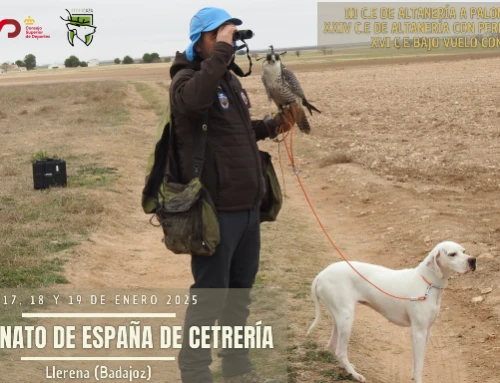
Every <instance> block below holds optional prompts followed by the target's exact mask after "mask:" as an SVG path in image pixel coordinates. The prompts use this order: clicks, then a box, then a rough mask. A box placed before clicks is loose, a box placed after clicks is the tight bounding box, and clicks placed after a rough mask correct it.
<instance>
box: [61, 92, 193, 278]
mask: <svg viewBox="0 0 500 383" xmlns="http://www.w3.org/2000/svg"><path fill="white" fill-rule="evenodd" d="M128 93H129V108H130V111H131V118H132V121H131V123H130V124H129V126H127V127H125V128H124V129H126V130H127V134H120V135H118V134H117V136H116V137H117V139H116V140H115V141H114V142H112V143H109V142H108V143H106V145H111V146H110V147H109V150H108V153H109V158H108V159H107V160H108V161H111V162H110V166H114V167H116V168H117V169H119V173H120V174H121V175H122V177H121V178H120V179H119V180H118V181H117V185H116V188H117V189H120V190H122V191H123V193H122V194H120V195H119V198H116V197H114V198H113V199H112V200H109V204H108V209H109V210H108V211H109V214H107V215H106V218H105V220H106V222H105V223H103V224H102V229H100V230H99V231H98V232H97V233H95V234H94V235H93V236H92V237H91V240H90V241H88V242H87V243H85V244H83V245H82V246H81V247H80V248H79V251H78V257H77V258H75V259H74V260H72V262H71V263H70V264H69V265H68V267H67V269H66V273H67V277H68V279H69V281H70V284H69V286H68V287H70V288H92V287H116V288H137V287H142V288H172V287H177V288H184V287H187V286H189V284H190V283H191V274H190V268H189V258H188V257H183V256H174V255H173V254H171V253H169V252H168V251H166V248H165V246H164V244H163V243H162V242H161V228H154V227H152V226H151V224H150V223H149V221H148V216H147V215H146V214H144V212H143V211H142V207H141V204H140V203H141V200H140V198H141V192H142V188H143V185H144V176H145V173H144V172H145V168H146V163H147V156H148V155H149V152H150V151H151V149H152V142H153V141H152V137H153V136H152V134H154V129H155V127H156V124H157V123H158V119H157V117H156V115H155V114H154V113H153V112H152V110H151V109H147V108H145V107H147V104H146V103H145V101H144V100H143V99H142V97H141V96H140V95H139V94H138V93H137V92H136V91H135V88H134V87H133V86H132V85H129V89H128Z"/></svg>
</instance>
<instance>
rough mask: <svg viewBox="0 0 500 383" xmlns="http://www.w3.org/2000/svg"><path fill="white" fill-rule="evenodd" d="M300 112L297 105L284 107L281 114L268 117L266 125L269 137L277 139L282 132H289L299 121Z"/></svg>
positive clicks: (265, 121) (265, 119) (265, 120)
mask: <svg viewBox="0 0 500 383" xmlns="http://www.w3.org/2000/svg"><path fill="white" fill-rule="evenodd" d="M299 116H300V111H299V110H298V108H297V104H296V103H292V104H290V105H288V106H286V107H284V108H283V109H282V110H281V111H280V112H279V113H277V114H275V115H274V116H273V115H271V114H270V115H268V116H266V117H265V118H264V123H265V124H266V127H267V129H268V130H269V137H270V138H276V137H277V136H278V134H280V133H282V132H288V131H289V130H290V129H291V128H292V127H293V126H294V125H295V122H296V121H297V120H298V118H299Z"/></svg>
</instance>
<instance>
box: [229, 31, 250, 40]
mask: <svg viewBox="0 0 500 383" xmlns="http://www.w3.org/2000/svg"><path fill="white" fill-rule="evenodd" d="M252 37H253V32H252V31H251V30H250V29H242V30H241V31H235V32H234V34H233V41H238V40H248V39H251V38H252Z"/></svg>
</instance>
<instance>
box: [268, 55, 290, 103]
mask: <svg viewBox="0 0 500 383" xmlns="http://www.w3.org/2000/svg"><path fill="white" fill-rule="evenodd" d="M262 80H263V82H264V87H265V88H266V91H267V95H268V98H269V99H270V101H271V100H272V101H274V102H275V103H276V106H278V107H281V106H284V105H287V104H290V103H292V102H296V101H297V96H296V95H295V94H293V92H292V90H291V88H290V86H289V85H288V84H287V82H285V79H284V75H283V72H282V68H281V63H280V62H279V61H276V62H275V63H274V64H272V65H271V64H268V65H266V67H265V69H264V71H263V72H262Z"/></svg>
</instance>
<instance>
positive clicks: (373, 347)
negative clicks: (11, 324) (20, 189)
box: [66, 86, 498, 383]
mask: <svg viewBox="0 0 500 383" xmlns="http://www.w3.org/2000/svg"><path fill="white" fill-rule="evenodd" d="M129 100H130V101H129V102H130V108H131V113H132V119H133V122H132V123H131V124H130V126H128V127H127V134H121V135H117V139H116V140H115V141H114V142H112V143H107V145H109V150H108V152H109V153H110V154H109V158H108V159H107V160H109V166H114V167H116V168H118V169H119V173H120V174H122V178H121V179H120V180H119V181H117V188H119V189H120V190H122V191H123V193H122V194H119V195H118V196H119V197H118V198H116V197H114V198H107V201H108V202H109V204H108V205H107V208H108V213H109V214H107V216H106V218H105V221H104V222H103V223H102V225H101V229H100V230H99V232H98V233H95V234H94V235H92V237H91V239H90V240H89V241H88V242H86V243H85V244H83V245H82V246H81V247H80V248H79V249H78V251H77V254H78V256H77V257H75V258H74V259H73V260H72V261H71V263H69V265H68V267H67V269H66V270H67V277H68V279H69V280H70V286H69V287H72V288H98V289H99V288H107V287H113V288H120V287H122V288H136V287H142V288H149V287H152V288H185V287H188V286H189V284H190V283H191V274H190V269H189V258H188V257H183V256H176V255H173V254H170V253H168V252H167V251H166V249H165V247H164V245H163V244H162V243H161V242H160V238H161V230H160V229H159V228H157V229H155V228H152V227H151V225H150V224H149V222H148V221H147V216H146V215H145V214H144V213H143V212H142V210H141V206H140V195H141V190H142V186H143V179H144V169H145V165H146V159H147V155H148V154H149V152H150V150H151V142H152V140H151V137H152V128H153V127H154V126H155V125H156V123H157V117H156V116H155V115H154V113H153V111H152V110H151V109H147V108H145V107H146V105H145V102H144V100H143V99H142V98H141V97H140V95H139V94H137V93H136V91H135V89H134V88H133V87H132V86H129ZM316 142H319V141H317V138H316V137H310V138H303V137H300V136H298V138H297V140H296V145H297V147H298V148H302V149H299V150H298V153H299V155H300V154H301V153H302V155H303V156H302V157H300V158H299V166H300V168H301V169H302V171H303V172H302V174H303V176H304V181H305V184H306V186H307V187H308V191H309V193H310V195H311V197H312V199H313V201H314V204H315V206H316V208H317V210H318V213H319V214H320V217H321V218H322V219H323V222H324V224H325V226H326V227H327V229H328V231H329V232H330V234H331V235H332V237H333V238H334V239H335V241H336V242H337V244H338V245H339V246H340V247H341V248H342V250H343V251H345V253H346V255H348V256H349V257H350V259H356V260H362V261H368V262H373V263H378V264H382V265H385V266H388V267H393V268H402V267H414V266H415V265H416V264H417V263H418V262H419V261H420V260H421V259H422V258H423V257H424V256H425V255H426V254H427V252H428V251H429V250H430V249H431V247H432V246H433V245H434V244H435V241H436V240H437V239H438V238H440V237H443V236H446V235H450V236H451V235H452V234H453V235H455V233H462V231H460V230H461V227H460V226H461V222H460V221H459V220H457V221H456V224H454V226H450V220H445V218H446V217H443V216H442V215H439V212H440V211H443V208H444V205H445V204H446V202H443V200H441V199H439V197H436V198H431V199H429V194H428V193H419V192H418V189H419V188H422V187H423V186H422V185H421V184H419V185H416V184H415V185H411V184H408V183H406V184H404V187H403V186H402V184H398V183H396V182H395V181H389V180H387V179H385V178H382V177H379V176H377V175H375V174H374V173H373V172H372V171H371V170H370V169H367V168H364V167H362V166H359V165H356V164H338V165H331V166H328V167H325V168H321V169H319V168H318V166H317V161H316V160H315V159H309V158H308V157H307V156H306V155H305V154H304V153H306V151H307V150H309V152H310V150H311V147H313V148H314V147H315V145H316ZM263 147H265V148H268V149H269V150H270V151H271V152H272V154H273V156H274V158H277V155H278V153H277V146H276V144H275V143H265V144H264V145H263ZM282 161H283V163H284V164H285V165H286V156H285V155H284V153H282ZM276 166H278V165H276ZM285 180H286V183H285V186H286V191H287V194H288V196H289V198H287V199H286V205H285V207H284V209H283V212H282V214H281V217H280V220H279V221H278V222H276V223H275V224H272V225H266V226H265V227H264V228H263V238H264V241H265V242H264V243H263V254H262V268H261V275H262V283H263V284H264V285H270V286H271V285H276V286H279V287H281V288H283V289H285V290H286V291H290V305H291V307H295V306H299V307H302V309H301V310H299V311H300V312H299V311H294V312H290V317H289V318H287V319H288V320H289V322H290V328H291V332H292V338H291V339H292V342H295V343H296V344H298V345H299V349H298V352H299V353H300V352H302V351H304V350H303V346H302V345H303V344H304V343H305V342H306V341H307V338H306V337H305V335H304V334H305V330H306V329H307V327H308V326H309V324H310V322H311V320H312V318H313V305H312V302H311V301H310V299H309V283H310V281H312V278H313V277H314V276H315V275H316V273H317V272H319V271H320V270H321V269H322V268H323V267H325V266H326V265H328V264H329V263H331V262H333V261H336V260H339V257H338V255H337V254H336V253H335V251H334V250H333V249H332V248H331V247H330V245H329V244H328V243H327V242H326V240H325V238H324V236H323V234H322V233H321V231H320V229H319V227H318V226H317V223H316V222H315V221H314V219H313V216H312V214H311V213H310V210H309V207H308V206H307V204H306V203H305V200H304V198H303V196H302V192H301V190H300V189H299V187H298V185H297V183H296V182H295V180H294V177H293V174H292V173H291V169H290V168H289V167H288V166H285ZM429 188H430V189H429V190H431V189H432V187H431V186H429ZM431 192H432V190H431ZM434 192H436V193H438V194H439V192H440V191H439V190H438V189H436V190H434ZM464 197H465V196H464ZM445 200H446V199H445ZM453 203H455V204H457V206H458V202H456V201H451V202H449V204H453ZM463 203H465V202H463ZM457 206H456V207H457ZM441 222H443V225H441ZM444 225H446V226H444ZM278 239H279V241H278ZM467 244H468V245H470V246H472V250H481V249H482V247H481V246H480V245H477V246H476V247H475V248H474V244H473V243H471V242H468V243H467ZM291 265H292V266H291ZM483 270H484V268H483V266H481V265H480V266H479V269H478V273H481V272H482V271H483ZM474 278H475V274H474V275H468V276H465V277H460V278H458V277H457V278H454V279H453V280H452V281H451V284H450V290H449V291H447V292H446V294H445V297H444V300H443V305H442V312H441V315H440V318H439V319H438V321H437V323H436V325H435V327H434V329H433V333H432V337H431V343H430V346H429V350H428V352H427V355H426V366H425V382H426V383H447V382H450V383H459V382H464V383H469V382H484V383H494V382H496V381H497V380H495V379H497V378H496V377H495V373H494V369H495V363H497V362H495V363H493V362H492V361H493V360H494V359H493V358H494V357H495V355H498V351H495V349H498V347H493V346H495V345H496V346H498V341H494V342H495V343H494V344H491V343H490V345H489V346H488V347H486V346H485V343H484V338H485V336H486V335H487V334H494V332H495V331H498V327H497V323H496V322H494V321H492V320H489V318H490V317H489V315H490V312H489V311H488V310H486V309H484V310H483V309H481V308H473V309H471V307H470V303H469V302H470V297H471V295H472V292H470V290H471V289H472V288H474V289H476V288H477V285H478V283H477V282H475V281H474ZM299 294H300V296H301V297H300V298H298V297H297V296H298V295H299ZM471 310H472V311H471ZM356 315H357V318H356V322H355V327H354V331H353V337H352V341H351V345H350V348H349V353H350V358H351V361H352V362H353V363H354V364H355V365H356V366H357V368H358V370H359V372H360V373H362V374H364V375H365V377H367V378H368V381H369V382H373V383H394V382H398V383H399V382H410V381H411V379H410V376H411V363H412V362H411V357H412V356H411V355H412V354H411V340H410V337H409V332H408V329H402V328H399V327H396V326H395V325H392V324H389V323H387V321H386V320H384V319H383V318H382V317H381V316H380V315H378V314H376V313H374V312H372V311H370V310H369V309H366V308H364V307H360V308H359V309H358V311H357V314H356ZM329 333H330V320H329V319H327V317H326V316H325V312H324V310H323V320H322V322H321V325H320V326H318V328H317V329H316V331H315V333H314V334H312V335H311V337H310V338H311V339H313V340H315V341H316V342H317V343H318V345H319V347H320V348H323V347H324V346H325V345H326V342H327V340H328V336H329ZM495 352H496V354H495ZM497 359H498V358H497ZM497 359H496V360H497ZM297 360H299V359H297ZM305 364H306V363H301V362H300V361H299V362H297V363H296V365H297V366H299V367H300V366H301V365H305ZM320 378H321V377H320V375H318V371H310V370H307V369H303V370H301V369H300V368H299V372H298V376H297V382H312V381H314V379H320Z"/></svg>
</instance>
